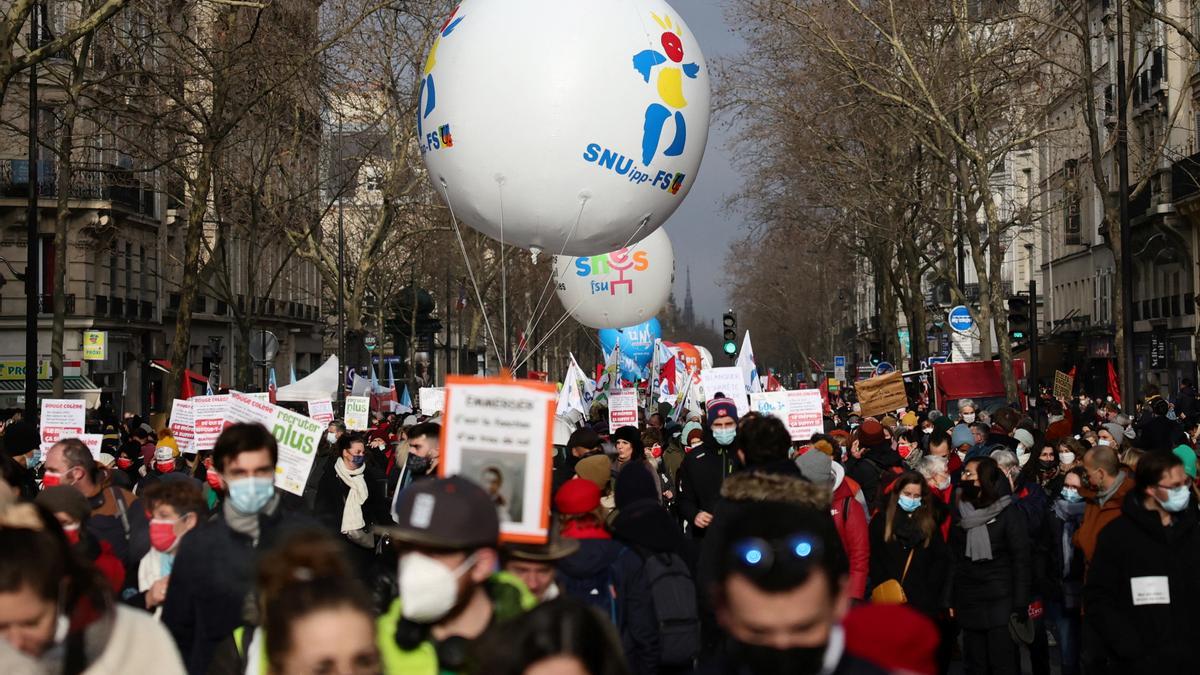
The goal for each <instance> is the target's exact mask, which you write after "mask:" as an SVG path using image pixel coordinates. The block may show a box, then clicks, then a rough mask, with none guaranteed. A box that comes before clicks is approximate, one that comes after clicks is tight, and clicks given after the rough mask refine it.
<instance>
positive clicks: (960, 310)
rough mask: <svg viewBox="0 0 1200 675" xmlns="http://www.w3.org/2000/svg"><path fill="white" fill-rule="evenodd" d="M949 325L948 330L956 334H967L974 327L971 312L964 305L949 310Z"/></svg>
mask: <svg viewBox="0 0 1200 675" xmlns="http://www.w3.org/2000/svg"><path fill="white" fill-rule="evenodd" d="M947 320H948V321H949V323H950V328H951V329H953V330H954V331H955V332H956V333H969V332H970V331H971V329H972V328H974V327H975V320H974V319H972V318H971V311H970V310H968V309H967V307H966V305H959V306H957V307H955V308H954V309H951V310H950V314H949V316H948V317H947Z"/></svg>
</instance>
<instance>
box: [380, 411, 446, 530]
mask: <svg viewBox="0 0 1200 675" xmlns="http://www.w3.org/2000/svg"><path fill="white" fill-rule="evenodd" d="M441 436H442V425H440V424H438V423H436V422H425V423H423V424H418V425H416V426H414V427H413V428H411V429H409V430H408V453H407V454H405V456H404V461H400V460H399V459H397V460H396V463H395V465H394V466H393V467H392V470H391V475H389V476H388V489H389V490H394V491H395V492H394V494H396V495H399V494H400V493H401V492H403V491H404V488H406V487H408V486H409V485H411V484H412V483H413V481H417V480H422V479H425V478H430V477H433V476H436V475H437V465H438V443H439V442H440V441H441ZM389 494H393V493H391V492H389ZM394 509H395V507H394V506H393V510H394Z"/></svg>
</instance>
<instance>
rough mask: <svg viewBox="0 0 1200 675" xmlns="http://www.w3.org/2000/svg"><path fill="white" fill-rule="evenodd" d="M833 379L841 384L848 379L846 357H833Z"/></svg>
mask: <svg viewBox="0 0 1200 675" xmlns="http://www.w3.org/2000/svg"><path fill="white" fill-rule="evenodd" d="M833 379H835V380H837V381H839V382H841V381H843V380H845V379H846V357H844V356H835V357H833Z"/></svg>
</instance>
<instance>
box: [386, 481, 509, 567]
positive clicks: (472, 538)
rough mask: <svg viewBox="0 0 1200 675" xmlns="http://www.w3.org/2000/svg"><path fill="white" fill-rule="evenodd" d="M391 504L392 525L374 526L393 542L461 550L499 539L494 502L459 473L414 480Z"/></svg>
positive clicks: (491, 544)
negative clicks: (448, 476) (457, 474)
mask: <svg viewBox="0 0 1200 675" xmlns="http://www.w3.org/2000/svg"><path fill="white" fill-rule="evenodd" d="M395 505H396V507H395V511H394V512H393V513H392V518H393V520H395V522H396V524H395V525H389V526H380V527H377V528H376V530H377V531H378V532H379V533H380V534H386V535H388V536H389V537H391V538H392V540H393V541H397V542H400V543H404V544H415V545H417V546H428V547H430V548H437V549H445V550H451V551H460V550H462V551H465V550H470V549H476V548H486V547H495V546H496V544H497V541H498V540H499V538H500V517H499V515H498V514H497V512H496V505H495V503H493V502H492V500H491V498H490V497H488V495H487V493H486V492H484V491H483V488H482V487H480V486H479V485H476V484H475V483H473V482H471V481H470V480H468V479H466V478H463V477H462V476H451V477H450V478H438V479H436V480H423V481H417V482H415V483H413V484H412V485H410V486H408V487H407V488H405V489H404V491H403V492H401V493H400V494H399V496H398V497H397V499H396V502H395Z"/></svg>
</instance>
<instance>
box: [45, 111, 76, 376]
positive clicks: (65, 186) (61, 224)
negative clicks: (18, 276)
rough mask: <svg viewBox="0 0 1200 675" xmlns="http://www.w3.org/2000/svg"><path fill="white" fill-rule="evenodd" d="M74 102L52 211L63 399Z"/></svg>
mask: <svg viewBox="0 0 1200 675" xmlns="http://www.w3.org/2000/svg"><path fill="white" fill-rule="evenodd" d="M76 110H77V108H76V105H75V103H74V102H69V103H67V105H66V106H65V112H64V119H63V130H62V135H61V136H59V139H58V147H57V148H56V149H55V151H56V152H57V154H58V186H57V187H58V202H57V204H56V206H57V208H56V210H55V213H54V322H53V325H52V327H51V329H50V376H51V378H53V385H52V389H53V396H54V398H62V397H63V392H64V390H65V384H64V382H63V333H64V331H65V330H66V323H67V221H68V219H69V218H70V216H71V184H72V182H73V181H74V168H75V167H74V161H73V159H72V157H71V145H72V144H73V142H74V141H73V139H74V134H73V133H72V130H71V128H72V126H74V124H75V115H76Z"/></svg>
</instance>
